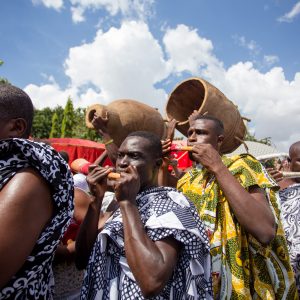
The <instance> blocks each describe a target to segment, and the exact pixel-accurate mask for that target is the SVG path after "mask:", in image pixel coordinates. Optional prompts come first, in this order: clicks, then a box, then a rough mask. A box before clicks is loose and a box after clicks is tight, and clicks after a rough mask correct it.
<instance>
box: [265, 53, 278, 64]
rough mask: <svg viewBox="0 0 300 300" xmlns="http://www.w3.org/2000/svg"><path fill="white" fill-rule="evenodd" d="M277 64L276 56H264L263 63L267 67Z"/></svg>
mask: <svg viewBox="0 0 300 300" xmlns="http://www.w3.org/2000/svg"><path fill="white" fill-rule="evenodd" d="M278 62H279V57H278V56H277V55H264V63H265V64H266V65H267V66H271V65H274V64H276V63H278Z"/></svg>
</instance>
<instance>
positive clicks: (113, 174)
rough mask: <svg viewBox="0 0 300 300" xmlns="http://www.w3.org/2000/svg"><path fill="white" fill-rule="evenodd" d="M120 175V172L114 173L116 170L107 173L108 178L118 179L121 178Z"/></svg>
mask: <svg viewBox="0 0 300 300" xmlns="http://www.w3.org/2000/svg"><path fill="white" fill-rule="evenodd" d="M120 177H121V175H120V174H119V173H114V172H111V173H109V174H108V175H107V178H108V179H110V180H116V179H119V178H120Z"/></svg>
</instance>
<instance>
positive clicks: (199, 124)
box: [187, 119, 220, 150]
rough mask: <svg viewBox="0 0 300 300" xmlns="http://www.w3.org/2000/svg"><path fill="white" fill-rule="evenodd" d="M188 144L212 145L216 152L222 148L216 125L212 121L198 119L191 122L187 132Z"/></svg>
mask: <svg viewBox="0 0 300 300" xmlns="http://www.w3.org/2000/svg"><path fill="white" fill-rule="evenodd" d="M187 138H188V140H187V144H188V145H189V146H193V145H197V144H211V145H212V146H213V147H214V148H215V149H216V150H219V147H220V138H219V135H218V134H217V133H216V129H215V123H214V121H212V120H205V119H198V120H194V121H191V122H190V128H189V130H188V132H187Z"/></svg>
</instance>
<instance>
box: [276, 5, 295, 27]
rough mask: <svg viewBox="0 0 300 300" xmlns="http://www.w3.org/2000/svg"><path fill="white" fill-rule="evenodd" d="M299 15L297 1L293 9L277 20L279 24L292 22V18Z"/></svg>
mask: <svg viewBox="0 0 300 300" xmlns="http://www.w3.org/2000/svg"><path fill="white" fill-rule="evenodd" d="M299 14H300V1H298V2H297V3H296V4H295V5H294V6H293V8H292V9H291V10H290V11H289V12H288V13H286V14H284V15H283V16H281V17H279V18H278V19H277V20H278V21H279V22H288V23H290V22H292V21H293V20H294V18H295V17H296V16H297V15H299Z"/></svg>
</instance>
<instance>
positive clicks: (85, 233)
mask: <svg viewBox="0 0 300 300" xmlns="http://www.w3.org/2000/svg"><path fill="white" fill-rule="evenodd" d="M111 170H112V169H110V168H101V167H95V168H94V169H93V170H92V171H91V172H90V173H89V175H88V176H87V182H88V184H89V186H90V190H91V193H92V194H93V196H92V197H91V201H90V204H89V206H88V209H87V213H86V215H85V218H84V220H83V222H82V224H81V225H80V229H79V232H78V235H77V238H76V244H75V248H76V251H75V264H76V267H77V268H78V269H84V268H86V266H87V263H88V260H89V257H90V254H91V252H92V249H93V246H94V243H95V240H96V238H97V235H98V223H99V219H100V211H101V206H102V200H103V197H104V193H105V191H106V188H107V187H106V184H104V180H106V176H107V174H108V173H110V172H111ZM99 182H102V185H101V184H99Z"/></svg>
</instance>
